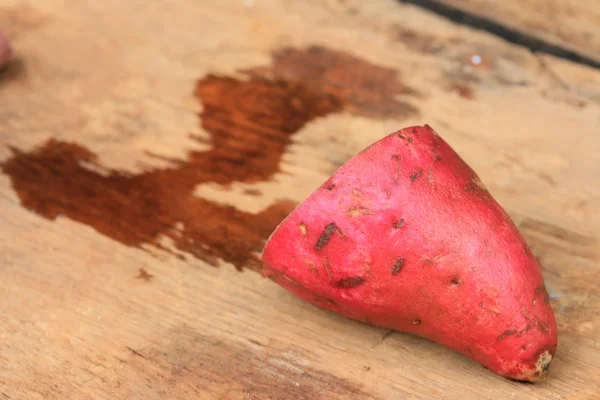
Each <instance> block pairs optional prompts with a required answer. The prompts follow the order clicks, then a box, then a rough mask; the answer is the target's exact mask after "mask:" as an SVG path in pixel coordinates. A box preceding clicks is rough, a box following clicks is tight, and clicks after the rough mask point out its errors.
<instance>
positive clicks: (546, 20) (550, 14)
mask: <svg viewBox="0 0 600 400" xmlns="http://www.w3.org/2000/svg"><path fill="white" fill-rule="evenodd" d="M439 2H440V3H442V4H447V5H451V6H454V7H457V8H459V9H461V10H464V11H466V12H468V13H469V14H472V15H476V16H483V17H486V18H489V19H491V20H493V21H495V22H498V23H500V24H503V25H505V26H507V27H509V28H512V29H516V30H519V31H521V32H522V33H524V34H526V35H530V36H532V37H534V38H539V39H543V40H545V41H547V42H548V43H551V44H554V45H558V46H561V47H563V48H566V49H569V50H574V51H577V52H579V53H580V54H582V55H585V56H587V57H590V58H591V59H594V60H596V61H600V56H599V55H598V54H600V36H599V35H598V26H600V3H598V2H597V1H595V0H579V1H569V0H523V1H515V0H508V1H494V0H439Z"/></svg>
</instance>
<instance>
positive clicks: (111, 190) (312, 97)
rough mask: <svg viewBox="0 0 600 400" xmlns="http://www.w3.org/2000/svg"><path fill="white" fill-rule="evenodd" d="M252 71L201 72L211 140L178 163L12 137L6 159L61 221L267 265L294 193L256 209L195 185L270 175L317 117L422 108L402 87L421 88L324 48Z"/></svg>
mask: <svg viewBox="0 0 600 400" xmlns="http://www.w3.org/2000/svg"><path fill="white" fill-rule="evenodd" d="M246 73H247V75H248V78H247V79H237V78H233V77H228V76H216V75H207V76H205V77H203V78H202V79H200V80H199V81H198V83H197V87H196V91H195V94H196V96H197V98H198V99H199V100H200V101H201V102H202V104H203V111H202V113H201V114H200V121H201V125H202V127H203V129H204V130H205V131H206V132H208V133H209V135H210V143H211V144H212V148H211V149H210V150H208V151H190V152H188V154H187V156H186V157H185V158H184V159H181V160H176V161H177V162H176V163H174V166H173V167H170V168H164V169H154V170H149V171H145V172H142V173H139V174H131V173H127V172H124V171H119V170H116V169H112V168H110V167H107V166H102V165H100V163H99V161H98V157H97V156H96V154H94V153H93V152H91V151H89V150H88V149H86V148H85V147H83V146H81V145H79V144H77V143H73V142H64V141H57V140H53V139H51V140H48V141H47V142H45V143H43V144H42V145H41V146H39V147H38V148H35V149H34V150H32V151H29V152H24V151H21V150H19V149H16V148H11V151H12V157H11V158H9V159H8V160H7V161H5V162H4V163H2V164H1V165H0V167H1V169H2V171H3V172H4V173H5V174H7V175H8V176H9V177H10V178H11V180H12V186H13V188H14V190H15V191H16V193H17V195H18V196H19V198H20V200H21V204H22V205H23V206H24V207H26V208H27V209H29V210H32V211H34V212H36V213H38V214H40V215H42V216H44V217H46V218H48V219H50V220H54V219H56V218H57V217H58V216H65V217H68V218H70V219H71V220H74V221H77V222H80V223H82V224H85V225H88V226H91V227H93V228H94V229H95V230H96V231H97V232H99V233H101V234H103V235H106V236H108V237H110V238H112V239H114V240H116V241H118V242H120V243H123V244H125V245H127V246H131V247H137V248H142V245H144V244H150V245H152V246H155V247H157V248H160V249H163V250H166V251H169V249H166V248H164V246H163V245H161V240H162V238H165V237H166V238H169V239H171V241H172V243H173V245H174V247H175V248H176V250H177V251H178V252H185V253H188V254H191V255H193V256H194V257H197V258H199V259H202V260H204V261H206V262H208V263H210V264H212V265H216V264H217V263H218V261H219V260H224V261H226V262H229V263H232V264H234V265H235V266H236V267H237V268H238V269H242V268H243V267H249V268H251V269H256V270H258V269H260V259H259V257H260V256H259V255H258V254H257V252H256V251H255V249H257V248H259V249H260V248H261V247H262V245H263V244H264V240H265V239H266V238H267V237H268V236H269V235H270V234H271V232H272V231H273V230H274V229H275V227H276V226H277V225H278V224H279V223H280V222H281V220H283V219H284V218H285V217H286V216H287V215H288V214H289V213H290V212H291V211H292V210H293V208H294V206H295V204H294V203H292V202H290V201H280V202H277V203H275V204H273V205H272V206H270V207H268V208H267V209H265V210H264V211H261V212H259V213H256V214H254V213H248V212H244V211H240V210H237V209H236V208H234V207H231V206H227V205H222V204H218V203H215V202H212V201H209V200H206V199H202V198H198V197H196V196H194V189H195V187H196V186H197V185H199V184H202V183H207V182H212V183H217V184H221V185H229V184H231V183H233V182H244V183H256V182H263V181H266V180H268V179H270V178H272V177H273V175H274V174H275V173H277V172H278V171H279V164H280V161H281V157H282V155H283V153H284V151H285V148H286V146H287V145H288V144H289V143H290V141H291V137H292V135H293V134H294V133H296V132H298V131H299V130H300V129H302V128H303V127H304V126H305V125H306V124H307V123H308V122H310V121H312V120H314V119H315V118H319V117H323V116H326V115H328V114H331V113H336V112H340V111H342V110H346V111H348V112H351V113H353V114H356V115H363V116H368V117H374V118H381V117H388V116H389V117H405V116H410V115H414V114H415V113H416V112H417V110H416V109H415V108H414V107H413V106H411V105H409V104H408V103H404V102H402V101H399V100H397V96H398V95H401V94H404V95H413V96H414V95H416V91H414V90H413V89H411V88H409V87H407V86H405V85H404V84H402V83H401V82H400V81H399V79H398V78H399V77H398V74H397V72H396V71H395V70H393V69H388V68H383V67H379V66H376V65H373V64H370V63H368V62H366V61H364V60H361V59H359V58H357V57H355V56H352V55H349V54H346V53H342V52H338V51H332V50H328V49H326V48H323V47H311V48H309V49H303V50H298V49H293V48H287V49H284V50H281V51H278V52H276V53H275V54H274V61H273V65H272V66H271V67H263V68H255V69H251V70H247V71H246ZM192 140H198V141H201V142H206V138H192ZM90 165H92V166H94V167H95V168H89V167H88V166H90ZM98 171H101V172H98ZM247 194H250V195H254V194H256V192H250V193H247ZM178 226H183V229H180V228H178ZM179 256H181V254H179Z"/></svg>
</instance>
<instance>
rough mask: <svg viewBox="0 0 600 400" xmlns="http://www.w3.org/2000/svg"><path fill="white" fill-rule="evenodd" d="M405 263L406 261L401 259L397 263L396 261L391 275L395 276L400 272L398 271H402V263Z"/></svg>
mask: <svg viewBox="0 0 600 400" xmlns="http://www.w3.org/2000/svg"><path fill="white" fill-rule="evenodd" d="M405 262H406V259H404V258H401V259H399V260H398V261H396V263H395V264H394V268H392V275H397V274H398V272H400V270H401V269H402V267H404V263H405Z"/></svg>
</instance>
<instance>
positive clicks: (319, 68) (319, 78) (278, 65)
mask: <svg viewBox="0 0 600 400" xmlns="http://www.w3.org/2000/svg"><path fill="white" fill-rule="evenodd" d="M248 72H249V73H250V74H252V75H255V74H259V75H262V74H264V72H270V73H271V74H273V75H274V76H275V77H276V78H279V79H285V80H300V81H302V82H306V83H307V84H308V85H310V86H311V87H312V88H313V89H314V90H320V91H321V90H322V91H325V92H327V93H330V94H332V95H334V96H335V97H337V98H338V99H340V100H341V101H342V102H343V104H344V110H345V111H347V112H350V113H352V114H354V115H361V116H364V117H371V118H406V117H410V116H414V115H417V114H418V109H417V108H416V107H415V106H413V105H412V104H410V103H408V102H407V101H403V100H398V98H397V97H398V96H400V95H405V96H413V97H415V96H419V94H418V92H417V91H416V90H415V89H413V88H411V87H410V86H408V85H406V84H404V83H402V81H401V80H400V75H399V73H398V71H396V70H394V69H392V68H386V67H381V66H378V65H375V64H372V63H369V62H367V61H365V60H362V59H360V58H358V57H356V56H354V55H352V54H348V53H345V52H341V51H335V50H331V49H328V48H325V47H322V46H311V47H309V48H307V49H296V48H285V49H282V50H279V51H276V52H275V53H274V61H273V66H272V67H268V68H257V69H252V70H248Z"/></svg>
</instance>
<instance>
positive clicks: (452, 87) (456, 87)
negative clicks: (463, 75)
mask: <svg viewBox="0 0 600 400" xmlns="http://www.w3.org/2000/svg"><path fill="white" fill-rule="evenodd" d="M446 87H447V89H448V91H450V92H454V93H456V94H458V95H459V96H460V97H462V98H463V99H467V100H473V99H474V98H475V93H474V92H473V89H472V88H471V87H470V86H467V85H465V84H464V83H459V82H451V83H449V84H448V85H447V86H446Z"/></svg>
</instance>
